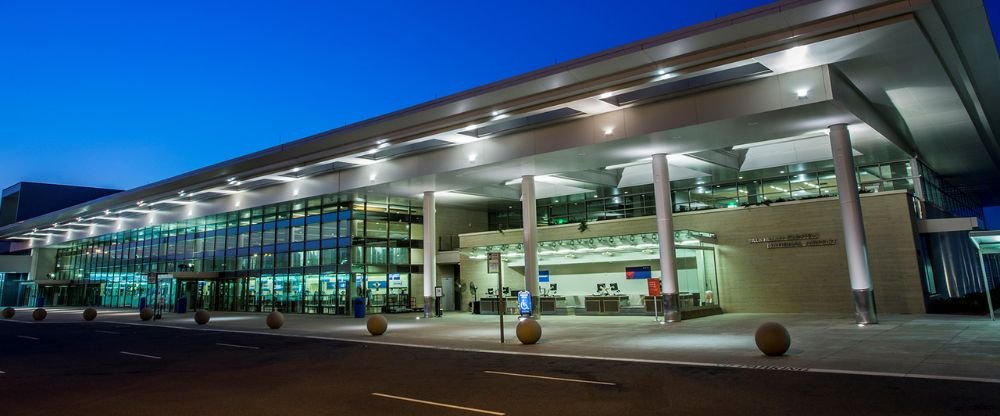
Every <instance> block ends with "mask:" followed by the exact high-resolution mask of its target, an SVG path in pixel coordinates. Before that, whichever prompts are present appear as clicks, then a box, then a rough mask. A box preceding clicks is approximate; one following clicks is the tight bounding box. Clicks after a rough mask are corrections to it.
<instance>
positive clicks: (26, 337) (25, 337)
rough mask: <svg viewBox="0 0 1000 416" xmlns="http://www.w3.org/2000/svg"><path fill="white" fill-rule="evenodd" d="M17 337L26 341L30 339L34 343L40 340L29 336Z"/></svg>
mask: <svg viewBox="0 0 1000 416" xmlns="http://www.w3.org/2000/svg"><path fill="white" fill-rule="evenodd" d="M17 337H18V338H24V339H30V340H32V341H38V338H35V337H29V336H27V335H18V336H17Z"/></svg>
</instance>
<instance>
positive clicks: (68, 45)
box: [0, 0, 1000, 189]
mask: <svg viewBox="0 0 1000 416" xmlns="http://www.w3.org/2000/svg"><path fill="white" fill-rule="evenodd" d="M765 3H767V2H766V1H761V0H700V1H697V2H690V1H679V0H677V1H666V0H663V1H650V0H617V1H606V0H578V1H572V2H566V1H562V2H545V1H524V0H514V1H507V2H501V3H496V2H493V3H488V2H470V1H428V2H397V1H383V0H374V1H365V2H341V1H305V0H300V1H235V0H234V1H187V0H182V1H163V2H150V1H126V0H122V1H105V0H91V1H47V0H5V1H0V53H2V55H0V56H2V58H3V59H2V64H0V156H2V160H3V161H2V162H0V187H6V186H9V185H12V184H14V183H16V182H19V181H36V182H51V183H62V184H73V185H86V186H100V187H110V188H118V189H129V188H133V187H136V186H140V185H144V184H147V183H151V182H154V181H157V180H162V179H166V178H169V177H171V176H174V175H178V174H181V173H184V172H187V171H191V170H194V169H197V168H200V167H204V166H207V165H210V164H213V163H217V162H221V161H224V160H227V159H231V158H234V157H237V156H241V155H244V154H247V153H250V152H253V151H257V150H261V149H264V148H267V147H271V146H274V145H277V144H280V143H283V142H288V141H291V140H295V139H298V138H302V137H305V136H308V135H311V134H314V133H318V132H322V131H325V130H329V129H332V128H336V127H339V126H342V125H344V124H348V123H352V122H356V121H360V120H364V119H366V118H370V117H374V116H378V115H380V114H384V113H387V112H390V111H393V110H397V109H400V108H404V107H408V106H411V105H414V104H419V103H421V102H424V101H427V100H431V99H434V98H438V97H442V96H446V95H449V94H452V93H456V92H459V91H462V90H465V89H468V88H472V87H476V86H478V85H482V84H485V83H488V82H492V81H496V80H500V79H503V78H507V77H510V76H514V75H518V74H521V73H524V72H528V71H531V70H535V69H538V68H542V67H545V66H548V65H552V64H555V63H558V62H562V61H566V60H569V59H573V58H577V57H580V56H583V55H586V54H589V53H593V52H598V51H601V50H604V49H607V48H611V47H614V46H618V45H622V44H625V43H628V42H631V41H635V40H638V39H642V38H645V37H649V36H652V35H656V34H659V33H663V32H667V31H671V30H674V29H678V28H681V27H684V26H689V25H692V24H696V23H700V22H703V21H706V20H710V19H712V18H715V17H719V16H723V15H726V14H730V13H734V12H737V11H740V10H744V9H748V8H751V7H754V6H757V5H761V4H765ZM998 3H1000V0H987V1H986V4H987V8H988V9H990V13H991V21H996V19H1000V16H998V15H1000V10H995V9H1000V4H998ZM997 26H998V24H996V23H994V24H993V27H994V33H996V28H997ZM994 36H996V35H994Z"/></svg>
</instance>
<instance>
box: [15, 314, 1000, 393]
mask: <svg viewBox="0 0 1000 416" xmlns="http://www.w3.org/2000/svg"><path fill="white" fill-rule="evenodd" d="M0 322H2V321H0ZM106 322H107V321H106ZM113 323H115V324H121V325H135V326H153V325H150V324H142V323H137V322H113ZM156 327H159V328H172V329H183V330H188V331H212V332H225V333H230V334H252V335H270V336H274V337H288V338H305V339H319V340H325V341H338V342H351V343H355V344H375V345H388V346H393V347H410V348H423V349H429V350H444V351H461V352H478V353H483V354H504V355H529V356H533V357H549V358H573V359H580V360H597V361H613V362H624V363H646V364H666V365H678V366H686V367H717V368H739V369H745V370H758V371H794V372H803V373H835V374H851V375H860V376H876V377H897V378H919V379H929V380H948V381H972V382H977V383H992V384H1000V378H980V377H962V376H947V375H942V374H919V373H888V372H877V371H863V370H836V369H827V368H808V367H781V366H760V365H746V364H725V363H705V362H697V361H674V360H653V359H647V358H626V357H602V356H592V355H576V354H553V353H537V352H521V351H497V350H487V349H481V348H463V347H442V346H438V345H419V344H406V343H403V342H386V341H371V340H361V339H352V338H336V337H323V336H319V335H298V334H288V333H279V332H258V331H246V330H236V329H218V328H191V327H186V326H176V325H156Z"/></svg>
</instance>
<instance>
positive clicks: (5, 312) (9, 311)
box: [3, 307, 16, 319]
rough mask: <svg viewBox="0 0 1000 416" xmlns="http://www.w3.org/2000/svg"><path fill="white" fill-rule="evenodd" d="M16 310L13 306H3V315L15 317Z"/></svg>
mask: <svg viewBox="0 0 1000 416" xmlns="http://www.w3.org/2000/svg"><path fill="white" fill-rule="evenodd" d="M14 312H16V311H15V310H14V308H11V307H6V308H3V317H4V319H10V318H13V317H14Z"/></svg>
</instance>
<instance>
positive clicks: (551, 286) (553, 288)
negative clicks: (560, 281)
mask: <svg viewBox="0 0 1000 416" xmlns="http://www.w3.org/2000/svg"><path fill="white" fill-rule="evenodd" d="M549 290H551V291H553V292H555V291H556V290H559V285H557V284H555V283H549Z"/></svg>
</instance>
